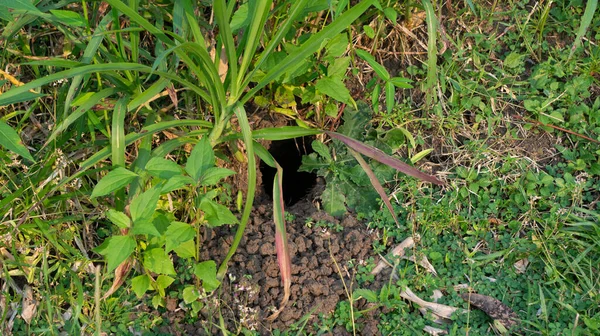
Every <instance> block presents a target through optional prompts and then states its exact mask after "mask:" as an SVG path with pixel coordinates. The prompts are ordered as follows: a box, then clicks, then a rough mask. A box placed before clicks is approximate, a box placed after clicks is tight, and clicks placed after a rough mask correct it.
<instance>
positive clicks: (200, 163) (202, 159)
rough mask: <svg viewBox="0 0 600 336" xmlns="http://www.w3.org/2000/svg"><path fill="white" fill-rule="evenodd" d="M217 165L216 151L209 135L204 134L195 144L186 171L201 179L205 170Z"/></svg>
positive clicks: (197, 179) (195, 178)
mask: <svg viewBox="0 0 600 336" xmlns="http://www.w3.org/2000/svg"><path fill="white" fill-rule="evenodd" d="M214 165H215V152H214V151H213V149H212V147H211V146H210V143H209V141H208V136H203V137H202V139H200V141H198V143H197V144H196V146H194V149H193V150H192V153H191V154H190V157H189V158H188V161H187V164H186V166H185V171H187V173H188V174H189V175H190V176H191V177H192V178H193V179H194V181H199V180H200V177H201V176H202V174H204V172H205V171H206V170H207V169H208V168H210V167H213V166H214Z"/></svg>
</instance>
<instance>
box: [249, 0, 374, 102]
mask: <svg viewBox="0 0 600 336" xmlns="http://www.w3.org/2000/svg"><path fill="white" fill-rule="evenodd" d="M373 1H374V0H365V1H361V2H359V3H358V4H357V5H356V6H354V7H352V8H351V9H349V10H348V11H347V12H345V13H344V14H342V15H340V16H339V17H338V18H337V19H335V21H333V22H332V23H331V24H329V25H328V26H327V27H325V28H324V29H323V30H321V31H320V32H318V33H316V34H314V35H313V36H311V37H310V38H309V39H308V40H307V41H306V42H304V44H302V46H301V47H300V48H298V50H296V51H295V52H294V53H293V54H291V55H288V56H287V57H286V58H285V59H283V60H282V61H281V62H280V63H278V64H277V65H276V66H275V67H273V68H272V69H271V70H270V71H269V72H268V73H267V74H266V75H265V77H263V78H262V79H261V80H260V82H258V83H257V84H256V86H255V87H253V88H252V90H250V91H249V92H247V93H246V94H245V95H244V96H243V97H242V99H241V102H242V103H245V102H247V101H248V100H249V99H250V98H252V97H253V96H254V94H256V92H258V90H260V89H262V88H263V87H265V86H266V85H267V84H269V83H271V82H272V81H273V80H275V79H276V78H278V77H279V76H281V75H282V74H283V73H284V72H286V71H289V70H290V68H293V67H294V66H295V65H297V64H300V62H301V61H302V60H304V59H305V58H306V57H308V56H309V55H311V54H313V53H315V52H317V51H318V50H319V49H320V48H321V45H322V44H323V41H325V40H326V39H328V38H333V37H335V36H336V35H337V34H339V33H340V32H342V31H343V30H344V29H346V28H347V27H349V26H350V24H352V22H354V20H356V19H358V17H360V16H361V15H362V14H363V13H364V12H365V11H366V10H367V9H368V8H369V7H370V6H371V5H372V4H373Z"/></svg>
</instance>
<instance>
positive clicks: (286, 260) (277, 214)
mask: <svg viewBox="0 0 600 336" xmlns="http://www.w3.org/2000/svg"><path fill="white" fill-rule="evenodd" d="M275 165H276V168H277V173H276V174H275V179H274V181H273V220H274V221H275V249H276V251H277V262H278V263H279V272H280V273H281V284H282V286H283V299H282V300H281V304H280V306H279V309H278V310H277V311H276V312H274V313H273V314H272V315H271V316H269V317H268V318H267V320H269V321H273V320H274V319H276V318H277V316H279V314H280V313H281V312H282V311H283V309H284V308H285V305H286V304H287V302H288V300H289V299H290V287H291V285H292V262H291V260H290V253H289V252H288V243H287V233H286V231H285V216H284V207H283V192H282V190H283V169H282V168H281V166H280V165H279V164H278V163H277V162H275Z"/></svg>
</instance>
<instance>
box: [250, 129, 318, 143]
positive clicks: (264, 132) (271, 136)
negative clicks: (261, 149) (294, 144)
mask: <svg viewBox="0 0 600 336" xmlns="http://www.w3.org/2000/svg"><path fill="white" fill-rule="evenodd" d="M321 133H323V131H321V130H318V129H311V128H304V127H299V126H283V127H265V128H261V129H259V130H255V131H253V132H252V137H253V138H254V139H262V140H287V139H294V138H300V137H303V136H310V135H317V134H321Z"/></svg>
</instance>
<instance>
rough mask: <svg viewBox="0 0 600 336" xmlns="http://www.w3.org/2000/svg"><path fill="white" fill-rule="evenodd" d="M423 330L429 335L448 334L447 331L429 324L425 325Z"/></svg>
mask: <svg viewBox="0 0 600 336" xmlns="http://www.w3.org/2000/svg"><path fill="white" fill-rule="evenodd" d="M423 331H424V332H426V333H428V334H429V335H433V336H437V335H448V332H447V331H446V330H444V329H440V328H435V327H431V326H425V327H424V328H423Z"/></svg>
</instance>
